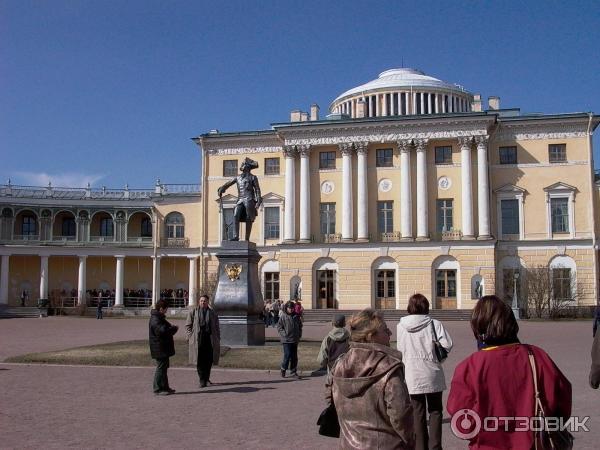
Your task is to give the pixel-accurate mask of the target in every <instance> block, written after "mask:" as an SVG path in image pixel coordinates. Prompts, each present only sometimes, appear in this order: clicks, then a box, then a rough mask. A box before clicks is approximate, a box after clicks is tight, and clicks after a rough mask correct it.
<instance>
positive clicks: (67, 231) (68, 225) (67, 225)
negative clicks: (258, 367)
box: [61, 217, 76, 237]
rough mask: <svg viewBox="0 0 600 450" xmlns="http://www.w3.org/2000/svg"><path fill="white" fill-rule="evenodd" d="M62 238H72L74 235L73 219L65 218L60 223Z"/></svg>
mask: <svg viewBox="0 0 600 450" xmlns="http://www.w3.org/2000/svg"><path fill="white" fill-rule="evenodd" d="M61 231H62V236H70V237H73V236H75V234H76V225H75V219H73V218H70V217H68V218H66V219H64V220H63V223H62V230H61Z"/></svg>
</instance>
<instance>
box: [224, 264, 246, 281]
mask: <svg viewBox="0 0 600 450" xmlns="http://www.w3.org/2000/svg"><path fill="white" fill-rule="evenodd" d="M225 273H226V274H227V276H228V277H229V279H230V280H231V281H235V280H237V279H238V278H239V277H240V273H242V266H241V265H240V264H232V265H229V264H225Z"/></svg>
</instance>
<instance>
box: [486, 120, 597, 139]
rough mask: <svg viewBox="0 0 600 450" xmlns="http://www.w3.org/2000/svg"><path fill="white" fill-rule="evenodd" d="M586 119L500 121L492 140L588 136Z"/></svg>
mask: <svg viewBox="0 0 600 450" xmlns="http://www.w3.org/2000/svg"><path fill="white" fill-rule="evenodd" d="M587 125H588V124H587V122H586V121H576V122H575V121H569V122H566V123H565V122H560V123H555V122H554V123H553V122H545V123H544V122H543V123H539V122H528V123H502V122H501V123H500V124H499V125H498V129H497V132H496V133H495V134H494V135H493V136H492V138H493V139H494V141H496V142H499V141H515V140H517V141H526V140H540V139H571V138H585V137H587V136H588V132H587Z"/></svg>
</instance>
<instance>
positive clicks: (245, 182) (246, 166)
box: [217, 158, 262, 241]
mask: <svg viewBox="0 0 600 450" xmlns="http://www.w3.org/2000/svg"><path fill="white" fill-rule="evenodd" d="M257 168H258V163H257V162H256V161H254V160H252V159H250V158H246V159H244V161H242V166H241V167H240V170H241V171H242V173H241V174H240V175H238V176H237V177H235V178H233V179H231V180H230V181H228V182H227V183H225V184H224V185H223V186H221V187H220V188H219V189H218V191H217V193H218V194H219V199H220V198H221V196H222V195H223V193H224V192H225V191H226V190H227V188H229V187H230V186H232V185H234V184H237V189H238V201H237V203H236V205H235V209H234V210H233V237H232V238H231V240H232V241H239V240H240V222H246V240H247V241H249V240H250V231H252V223H253V222H254V219H256V210H257V209H258V208H259V207H260V205H261V204H262V197H261V195H260V186H259V185H258V178H257V177H256V175H253V174H251V173H250V171H251V170H252V169H257Z"/></svg>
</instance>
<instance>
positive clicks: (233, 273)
mask: <svg viewBox="0 0 600 450" xmlns="http://www.w3.org/2000/svg"><path fill="white" fill-rule="evenodd" d="M217 258H218V260H219V273H218V284H217V291H216V293H215V299H214V308H215V311H217V314H219V323H220V327H221V344H223V345H264V343H265V324H264V322H263V321H262V320H261V319H260V313H261V312H262V310H263V298H262V293H261V291H260V281H259V277H258V261H259V260H260V258H261V256H260V255H259V253H258V252H257V251H256V244H255V243H254V242H247V241H223V242H222V243H221V249H220V250H219V251H218V252H217Z"/></svg>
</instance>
